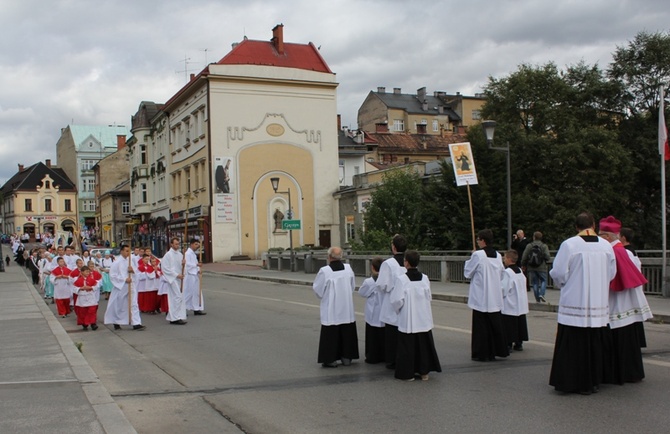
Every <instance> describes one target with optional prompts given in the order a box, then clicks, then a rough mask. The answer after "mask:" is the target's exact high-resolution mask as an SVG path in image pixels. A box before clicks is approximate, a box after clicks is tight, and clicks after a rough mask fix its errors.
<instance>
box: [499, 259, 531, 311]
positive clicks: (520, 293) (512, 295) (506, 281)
mask: <svg viewBox="0 0 670 434" xmlns="http://www.w3.org/2000/svg"><path fill="white" fill-rule="evenodd" d="M502 294H503V308H502V313H503V314H504V315H510V316H519V315H525V314H527V313H528V294H527V293H526V276H524V275H523V273H516V272H515V271H514V270H513V269H512V268H506V269H505V271H504V273H503V279H502Z"/></svg>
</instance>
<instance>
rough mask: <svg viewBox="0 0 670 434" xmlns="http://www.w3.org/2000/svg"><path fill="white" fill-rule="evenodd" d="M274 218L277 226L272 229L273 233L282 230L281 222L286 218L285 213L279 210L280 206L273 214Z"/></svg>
mask: <svg viewBox="0 0 670 434" xmlns="http://www.w3.org/2000/svg"><path fill="white" fill-rule="evenodd" d="M272 219H273V220H274V222H275V228H274V230H273V231H272V233H275V232H277V231H280V230H281V222H282V220H284V213H283V212H281V211H280V210H279V208H276V209H275V212H274V214H272Z"/></svg>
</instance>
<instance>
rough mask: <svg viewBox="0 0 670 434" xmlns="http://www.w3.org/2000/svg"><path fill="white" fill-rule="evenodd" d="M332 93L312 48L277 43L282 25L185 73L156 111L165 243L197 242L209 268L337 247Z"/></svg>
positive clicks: (325, 70)
mask: <svg viewBox="0 0 670 434" xmlns="http://www.w3.org/2000/svg"><path fill="white" fill-rule="evenodd" d="M336 89H337V82H336V81H335V74H333V72H332V71H330V69H329V68H328V65H327V64H326V63H325V61H324V60H323V58H322V57H321V56H320V54H319V52H318V49H317V48H316V47H315V46H314V45H313V44H312V43H309V44H294V43H286V42H284V38H283V26H282V25H278V26H276V27H275V28H274V29H273V37H272V40H271V41H254V40H248V39H245V40H244V41H242V42H240V43H239V44H235V45H234V47H233V49H232V50H231V51H230V52H229V53H228V54H227V55H226V56H225V57H223V58H222V59H221V60H220V61H219V62H217V63H213V64H210V65H209V66H208V67H207V68H205V69H204V70H203V71H202V72H201V73H199V74H198V75H197V76H195V75H194V76H192V77H191V80H190V81H189V83H188V84H187V85H186V86H184V88H182V89H181V90H180V91H179V92H178V93H177V94H175V95H174V96H173V97H172V98H170V100H168V101H167V102H166V103H165V106H164V107H163V110H164V112H165V113H166V115H167V118H168V128H167V130H168V131H169V155H168V158H167V160H168V167H167V174H168V176H169V185H170V220H169V222H168V231H169V234H170V236H179V237H180V238H183V235H182V233H186V236H187V237H188V238H191V237H193V236H200V237H203V241H204V245H205V260H214V261H221V260H227V259H230V258H237V257H251V258H259V257H260V255H261V253H262V252H264V251H267V250H268V249H269V248H272V247H283V248H288V247H289V245H290V244H291V243H292V244H293V246H294V247H297V246H301V245H322V246H330V244H331V240H338V239H339V222H338V218H337V214H338V212H337V206H336V204H334V202H333V200H332V194H333V192H335V191H336V190H337V189H338V186H339V183H338V137H337V123H336V121H335V119H336V114H337V113H336ZM273 178H278V180H279V185H278V188H277V191H276V192H275V191H274V189H273V186H272V184H271V179H273ZM289 191H290V200H289ZM289 202H290V207H289ZM289 216H291V217H292V219H291V220H293V221H294V223H293V224H294V225H300V229H297V227H296V226H294V227H296V229H295V230H292V231H289V230H287V229H285V227H284V224H283V223H282V220H287V218H288V217H289ZM296 220H299V223H296V222H295V221H296ZM291 234H292V237H293V238H292V239H289V236H291Z"/></svg>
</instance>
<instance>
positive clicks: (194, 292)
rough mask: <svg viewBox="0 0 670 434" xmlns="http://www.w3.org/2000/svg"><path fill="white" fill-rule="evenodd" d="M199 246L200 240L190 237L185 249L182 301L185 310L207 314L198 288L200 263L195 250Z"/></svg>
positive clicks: (196, 313)
mask: <svg viewBox="0 0 670 434" xmlns="http://www.w3.org/2000/svg"><path fill="white" fill-rule="evenodd" d="M198 248H200V241H198V240H196V239H192V240H191V242H190V243H189V248H188V249H186V254H185V255H184V256H185V259H186V272H185V274H184V303H185V304H186V310H192V311H193V315H207V313H206V312H205V300H204V298H205V297H204V296H203V294H202V290H201V289H200V263H199V262H198V256H197V255H196V254H195V252H196V250H198Z"/></svg>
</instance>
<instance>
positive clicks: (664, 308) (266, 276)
mask: <svg viewBox="0 0 670 434" xmlns="http://www.w3.org/2000/svg"><path fill="white" fill-rule="evenodd" d="M419 269H421V267H419ZM203 273H211V274H223V275H226V276H231V277H240V278H244V279H255V280H263V281H268V282H276V283H286V284H291V285H310V286H311V285H312V282H314V278H315V277H316V274H306V273H304V272H295V273H292V272H290V271H276V270H265V269H263V268H262V261H260V260H250V261H225V262H217V263H212V264H204V265H203ZM363 280H365V278H364V277H362V276H356V285H357V286H360V285H361V284H362V283H363ZM430 285H431V291H432V293H433V299H434V300H442V301H452V302H457V303H467V302H468V287H469V286H468V284H466V283H450V282H446V283H442V282H431V283H430ZM559 296H560V291H558V290H552V289H547V293H546V295H545V298H546V299H547V303H536V302H535V298H534V297H533V295H532V292H531V293H529V294H528V299H529V300H528V301H529V303H528V305H529V309H530V310H535V311H542V312H557V311H558V299H559ZM647 301H648V302H649V306H650V307H651V311H652V313H653V314H654V319H653V320H652V321H653V322H663V323H670V298H663V297H660V296H652V295H648V296H647Z"/></svg>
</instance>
